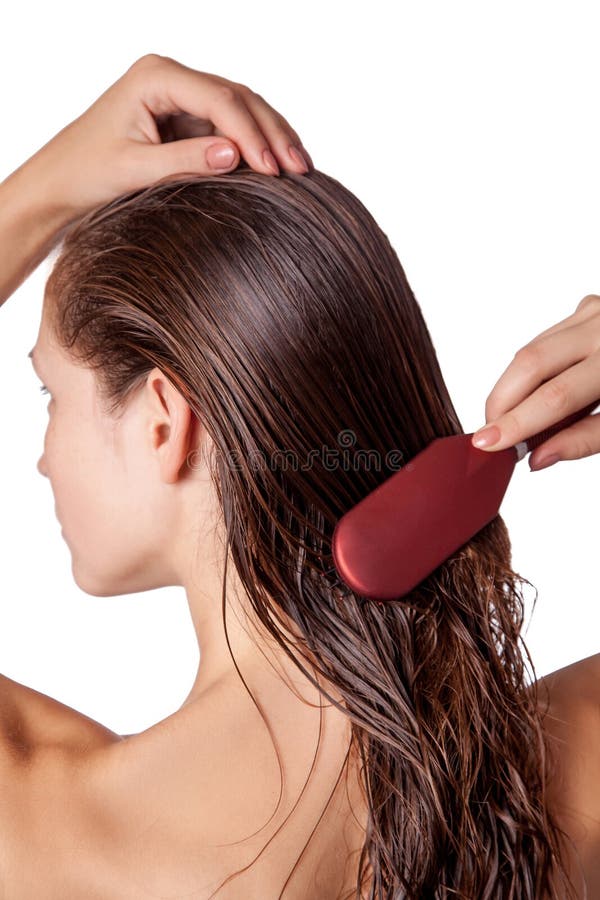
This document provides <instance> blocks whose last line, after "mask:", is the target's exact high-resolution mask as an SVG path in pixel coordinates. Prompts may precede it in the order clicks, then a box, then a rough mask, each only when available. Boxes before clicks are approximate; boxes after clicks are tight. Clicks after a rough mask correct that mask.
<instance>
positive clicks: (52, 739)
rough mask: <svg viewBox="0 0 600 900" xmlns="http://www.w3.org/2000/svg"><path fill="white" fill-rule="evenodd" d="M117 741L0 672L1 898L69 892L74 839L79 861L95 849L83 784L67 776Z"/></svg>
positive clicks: (84, 861)
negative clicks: (33, 864)
mask: <svg viewBox="0 0 600 900" xmlns="http://www.w3.org/2000/svg"><path fill="white" fill-rule="evenodd" d="M121 740H122V738H121V736H120V735H117V734H115V733H114V732H113V731H111V730H110V729H109V728H106V727H105V726H104V725H101V724H100V723H99V722H96V721H95V720H94V719H92V718H90V717H89V716H86V715H84V714H83V713H81V712H79V711H77V710H75V709H73V708H72V707H70V706H68V705H66V704H64V703H61V702H60V701H59V700H56V699H54V698H53V697H50V696H48V695H46V694H44V693H42V692H40V691H37V690H35V689H34V688H31V687H28V686H27V685H24V684H21V683H20V682H18V681H15V680H14V679H12V678H9V677H8V676H6V675H0V792H1V797H2V802H1V803H0V836H1V839H0V884H1V885H2V891H3V893H2V896H7V897H8V896H10V897H11V898H15V900H20V898H23V900H25V898H26V897H32V896H39V895H40V894H39V891H40V886H41V885H42V884H43V885H44V887H43V890H44V892H45V893H44V896H46V897H48V900H52V898H54V897H56V898H58V897H65V896H73V894H72V893H69V891H71V888H72V882H70V881H69V882H68V881H67V880H65V879H67V878H71V877H74V878H76V879H79V878H80V877H81V875H80V874H79V873H78V872H77V871H75V870H74V869H73V870H72V872H69V874H68V876H67V874H66V872H67V867H66V866H61V861H65V860H66V859H71V858H72V847H73V836H74V835H75V836H76V837H77V845H78V848H79V850H78V857H77V858H78V860H80V861H81V862H80V865H81V866H83V865H85V864H87V865H89V860H90V859H92V858H93V853H94V843H93V833H92V831H91V829H90V828H89V825H88V820H87V816H86V814H85V813H86V804H85V797H84V796H83V791H80V788H81V786H82V785H83V784H84V781H83V780H82V779H78V778H76V777H74V776H75V774H76V773H77V772H79V771H82V768H83V767H82V763H83V762H84V761H85V760H86V759H87V758H88V756H89V755H90V754H91V753H92V752H93V751H95V750H97V749H98V748H100V747H102V746H104V747H107V746H109V745H110V744H113V743H115V742H119V741H121ZM79 794H81V796H79ZM86 844H87V853H86ZM31 859H35V860H36V865H35V866H31V864H30V861H31ZM62 872H64V873H65V874H62ZM90 896H92V895H90Z"/></svg>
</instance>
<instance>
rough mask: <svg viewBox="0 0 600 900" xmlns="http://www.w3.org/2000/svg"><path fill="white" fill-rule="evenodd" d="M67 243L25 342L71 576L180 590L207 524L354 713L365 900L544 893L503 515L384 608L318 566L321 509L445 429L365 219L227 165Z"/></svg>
mask: <svg viewBox="0 0 600 900" xmlns="http://www.w3.org/2000/svg"><path fill="white" fill-rule="evenodd" d="M61 251H62V252H61V255H60V256H59V258H58V260H57V261H56V263H55V266H54V269H53V271H52V273H51V275H50V277H49V279H48V283H47V286H46V297H45V304H44V320H43V323H42V330H41V331H40V337H39V339H38V340H39V341H41V342H43V346H44V347H46V348H47V347H48V346H50V342H51V341H54V342H55V352H56V354H57V358H58V354H59V353H60V354H61V359H62V365H63V374H64V382H60V381H59V382H58V389H61V390H62V389H63V388H64V385H65V384H66V383H69V384H71V383H72V384H73V385H75V383H76V385H75V390H74V396H73V398H68V397H67V399H66V401H65V403H66V404H67V406H66V410H65V412H64V418H62V419H61V418H59V415H60V414H59V411H58V403H57V405H56V409H55V410H54V411H53V413H52V415H54V416H55V419H54V420H52V419H51V422H50V425H49V431H48V434H47V437H46V449H45V455H44V460H43V463H42V464H41V470H42V471H43V470H44V469H45V470H46V471H47V473H48V474H49V476H50V478H51V479H52V482H53V488H54V489H55V494H56V496H57V506H59V507H60V512H61V515H64V516H65V520H64V522H63V524H65V523H66V524H67V526H68V527H66V528H65V534H66V535H67V531H68V532H69V535H70V534H71V531H72V532H73V541H74V543H75V544H76V549H77V552H78V553H80V554H81V556H80V566H81V572H82V573H83V572H84V571H86V572H88V573H89V575H88V576H87V577H86V579H85V583H88V584H90V585H93V586H95V587H96V590H94V591H93V592H97V593H111V592H113V593H122V592H124V591H131V590H141V589H145V588H148V587H159V586H161V585H163V584H168V583H181V582H178V581H175V582H173V581H169V580H168V579H169V578H173V576H174V572H175V571H176V570H175V569H174V568H169V566H170V565H171V566H173V560H174V559H177V560H179V561H181V556H180V555H179V554H181V553H182V552H183V551H182V550H181V547H182V546H183V547H184V549H185V553H186V554H196V553H198V554H200V556H202V554H203V553H205V552H206V547H207V546H208V545H207V542H208V541H209V535H210V534H212V530H211V529H213V530H214V531H215V532H218V533H220V534H221V535H222V540H223V546H224V547H225V548H227V550H228V553H229V555H228V557H227V559H228V560H230V564H231V565H232V566H233V567H234V569H235V573H236V577H237V578H238V579H239V582H240V584H241V585H242V587H243V590H244V592H245V594H246V595H247V598H248V603H249V605H250V606H251V609H252V613H253V615H254V616H255V617H256V619H257V620H258V621H259V622H260V623H261V627H262V628H263V629H264V630H265V631H266V632H268V633H269V634H271V635H272V637H273V639H274V640H275V641H276V642H277V643H279V644H280V645H281V647H282V648H283V649H284V650H285V651H286V652H288V651H289V652H290V654H291V652H292V651H291V648H290V646H289V643H288V641H287V637H288V635H287V634H286V632H285V626H286V625H287V624H288V623H292V624H293V626H294V634H295V635H296V645H295V648H294V649H295V650H296V651H299V652H300V654H301V655H302V656H303V657H304V659H305V661H306V662H307V663H308V664H309V668H312V669H313V671H314V672H315V673H318V676H319V677H322V678H323V679H324V681H325V682H326V683H327V684H329V685H331V686H332V687H333V688H334V689H335V692H336V695H337V696H340V697H341V698H342V705H341V708H343V709H344V711H345V713H346V714H347V715H348V716H349V717H350V719H351V721H352V725H353V745H354V749H355V750H356V752H357V753H358V754H360V758H361V759H362V763H363V775H364V781H365V791H366V794H367V797H368V801H369V805H370V807H371V815H370V821H369V828H368V832H367V835H366V842H365V860H367V859H368V863H369V864H370V868H371V875H372V878H371V884H372V887H371V890H372V891H374V893H372V894H371V895H370V896H372V897H375V896H376V897H378V898H379V897H396V896H400V895H399V894H398V890H399V889H400V888H401V889H403V891H404V893H402V895H401V896H403V897H407V898H417V897H419V898H422V897H425V896H431V897H434V896H435V897H445V896H447V894H446V893H443V892H442V891H443V890H444V889H443V887H442V885H444V884H445V885H446V886H447V887H448V889H449V888H450V887H453V888H455V889H456V891H457V892H458V891H460V890H462V891H463V892H464V893H463V894H460V893H456V894H455V893H452V894H451V895H452V896H465V897H467V896H468V897H474V896H477V897H482V898H483V897H490V898H492V897H495V896H500V893H499V886H500V885H501V886H502V887H505V888H508V886H509V885H512V886H513V888H514V889H515V891H516V894H515V896H524V897H525V896H531V897H534V896H536V897H537V896H539V888H540V887H541V886H542V885H543V884H544V878H545V876H546V874H547V872H548V870H549V865H550V856H551V850H552V847H553V843H552V840H553V837H554V832H552V830H551V827H550V823H549V821H548V820H547V818H546V813H545V810H544V805H543V799H544V792H543V783H542V772H541V765H542V754H543V738H542V734H541V730H540V724H539V719H538V717H537V707H536V705H535V701H534V698H533V697H531V696H530V695H529V693H526V692H525V690H524V688H525V684H524V665H523V658H522V655H521V653H520V650H519V647H518V642H519V639H520V638H519V632H520V628H521V624H522V618H523V616H522V613H523V607H522V602H521V597H520V595H519V593H518V590H517V583H518V581H519V576H517V575H515V574H514V573H513V572H512V570H511V568H510V543H509V541H508V537H507V534H506V529H505V527H504V523H503V522H502V519H501V518H500V517H497V518H496V519H495V520H494V521H493V522H491V523H490V524H489V525H488V526H486V528H484V529H483V530H482V531H481V532H480V533H479V534H478V535H476V536H475V537H474V538H473V540H472V541H470V542H469V543H468V544H467V545H465V547H464V548H461V550H460V551H458V552H457V553H456V554H454V555H453V557H452V558H451V559H450V560H448V561H447V562H446V563H444V564H443V565H442V566H440V567H439V568H438V569H437V570H436V571H435V572H434V573H432V575H431V576H430V577H429V578H428V579H426V581H424V582H423V583H422V584H421V585H419V586H418V588H416V589H415V591H413V592H412V593H411V594H410V595H408V596H407V597H405V598H403V599H402V601H398V602H395V603H393V604H389V605H386V606H381V605H379V604H377V603H373V602H370V601H368V600H366V599H365V598H363V597H360V596H357V595H355V594H353V593H352V592H351V591H349V590H348V589H347V588H346V587H345V585H343V584H342V583H341V582H340V580H339V578H338V576H337V573H336V571H335V568H334V565H333V558H332V555H331V537H332V533H333V528H334V526H335V523H336V521H337V520H338V519H339V518H340V516H342V515H343V514H344V513H345V512H346V511H347V510H348V509H349V508H350V507H351V506H352V505H354V504H355V503H356V502H358V501H359V500H360V499H361V498H362V497H364V496H365V495H366V494H367V493H369V492H370V491H371V490H373V489H374V488H375V487H376V486H377V485H378V484H380V483H381V482H382V481H384V480H385V479H386V478H387V477H389V476H390V475H391V474H393V472H395V471H397V469H398V464H399V463H400V464H402V465H403V464H405V463H406V462H408V461H409V460H410V459H411V458H412V457H413V456H414V455H416V454H417V453H418V452H419V451H420V450H422V449H423V448H424V447H425V446H427V445H428V444H429V443H430V442H431V441H432V440H433V439H434V438H436V437H442V436H446V435H451V434H456V433H460V432H462V428H461V426H460V422H459V420H458V417H457V415H456V411H455V409H454V406H453V404H452V401H451V399H450V397H449V394H448V391H447V389H446V386H445V384H444V380H443V377H442V374H441V372H440V368H439V365H438V361H437V357H436V353H435V350H434V347H433V344H432V341H431V338H430V335H429V332H428V329H427V326H426V324H425V321H424V319H423V316H422V313H421V310H420V307H419V305H418V303H417V302H416V300H415V297H414V295H413V293H412V291H411V289H410V287H409V285H408V282H407V280H406V277H405V274H404V271H403V269H402V266H401V265H400V262H399V261H398V258H397V256H396V253H395V252H394V250H393V248H392V247H391V245H390V243H389V241H388V240H387V238H386V236H385V234H384V233H383V232H382V231H381V229H380V228H379V227H378V226H377V224H376V222H375V220H374V219H373V217H372V216H371V215H370V214H369V213H368V211H367V210H366V209H365V207H364V206H363V205H362V204H361V203H360V201H359V200H357V198H356V197H354V196H353V195H352V194H351V193H350V192H349V191H348V190H346V189H345V188H344V187H343V186H342V185H341V184H339V182H337V181H336V180H335V179H333V178H331V177H328V176H326V175H324V174H323V173H321V172H317V171H315V172H312V173H310V174H309V175H303V176H296V175H293V174H285V175H281V176H280V177H279V178H272V177H267V176H263V175H260V174H258V173H256V172H253V171H250V170H249V169H246V168H243V167H242V168H239V169H238V170H236V171H235V172H234V173H231V174H229V175H226V176H218V177H214V178H209V177H193V176H189V177H186V178H183V177H182V179H181V181H175V182H173V181H171V182H169V183H167V184H158V185H155V186H153V187H152V188H150V189H147V190H145V191H139V192H136V193H134V194H131V195H128V196H127V197H124V198H119V199H118V200H116V201H115V202H114V203H111V204H109V205H108V206H107V207H105V208H103V209H102V210H98V211H94V212H93V213H91V214H90V215H89V216H87V217H86V218H85V219H84V220H82V222H80V223H79V224H78V225H76V226H74V227H73V228H72V229H71V231H70V232H69V233H67V235H66V236H65V240H64V244H63V246H62V248H61ZM71 366H77V367H82V368H81V371H79V370H78V371H77V375H76V376H75V374H74V373H75V369H74V368H70V367H71ZM63 395H64V390H63V391H62V394H61V396H63ZM69 402H71V403H72V405H71V406H70V407H69V406H68V404H69ZM161 448H164V453H162V452H161ZM75 464H76V465H77V466H79V467H80V472H79V474H77V473H73V472H66V471H65V468H66V467H67V466H71V465H75ZM88 467H89V468H88ZM89 479H93V481H94V482H96V483H90V481H89ZM104 480H105V481H106V483H100V482H101V481H104ZM107 485H109V487H108V494H105V495H104V496H102V494H103V492H104V491H107ZM63 503H64V508H63ZM67 516H68V517H69V518H68V522H67ZM117 520H118V521H117ZM77 529H81V531H80V532H79V533H80V534H94V533H95V532H96V530H98V532H99V534H100V536H101V541H100V546H101V548H102V549H101V550H100V551H96V550H95V549H94V547H93V546H87V544H86V546H85V547H84V546H83V545H84V543H85V542H84V541H83V538H81V539H79V538H78V537H75V536H74V533H75V532H76V531H77ZM184 534H186V535H187V539H186V542H184V543H183V544H182V543H181V542H182V540H183V538H182V536H183V535H184ZM173 535H177V536H178V542H175V543H176V546H175V547H174V542H173ZM163 542H165V543H164V546H167V547H169V548H170V549H169V550H168V552H165V551H161V550H160V548H161V547H162V546H163ZM223 561H224V562H225V558H224V560H223ZM74 564H75V559H74ZM103 573H109V574H104V575H103ZM83 580H84V579H83V576H82V582H83ZM140 585H143V587H140ZM298 665H299V666H300V667H302V664H301V663H300V662H298ZM302 670H303V672H304V673H305V674H307V675H308V676H309V677H310V672H309V671H308V669H306V667H303V669H302ZM325 696H326V697H327V698H328V699H329V700H330V701H331V702H335V698H334V697H332V696H331V695H330V694H328V693H327V692H325ZM486 885H487V887H486ZM490 885H491V887H490ZM494 885H496V890H497V891H498V892H497V893H494V891H493V886H494ZM527 886H529V887H527ZM436 890H437V891H440V893H434V891H436ZM519 891H520V893H519ZM528 891H531V893H528ZM536 891H538V892H536ZM508 895H509V894H508V893H507V896H508Z"/></svg>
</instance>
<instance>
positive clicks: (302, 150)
mask: <svg viewBox="0 0 600 900" xmlns="http://www.w3.org/2000/svg"><path fill="white" fill-rule="evenodd" d="M300 153H301V154H302V156H303V157H304V159H305V160H306V162H307V165H308V168H309V169H314V167H315V164H314V162H313V161H312V159H311V158H310V153H309V152H308V150H307V149H306V147H304V145H303V144H300Z"/></svg>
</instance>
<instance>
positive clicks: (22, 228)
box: [0, 157, 73, 305]
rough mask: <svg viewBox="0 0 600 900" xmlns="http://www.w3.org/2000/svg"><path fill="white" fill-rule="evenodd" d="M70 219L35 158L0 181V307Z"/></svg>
mask: <svg viewBox="0 0 600 900" xmlns="http://www.w3.org/2000/svg"><path fill="white" fill-rule="evenodd" d="M72 220H73V215H72V214H70V213H69V212H68V211H67V210H66V209H64V208H62V207H61V205H60V202H57V200H56V199H55V198H54V197H53V196H52V192H51V188H50V185H49V183H48V179H47V178H45V177H44V172H43V166H42V164H41V163H40V162H39V161H38V159H37V158H36V157H32V158H31V159H30V160H28V161H27V162H25V163H24V164H23V165H22V166H20V167H19V168H18V169H16V170H15V171H14V172H13V173H12V174H10V175H9V176H8V178H6V179H5V180H4V181H2V182H0V305H1V304H2V303H4V301H5V300H7V299H8V297H10V295H11V294H12V293H14V291H16V289H17V288H18V287H19V286H20V285H21V284H22V283H23V281H25V279H26V278H27V277H28V276H29V275H31V273H32V272H33V271H34V270H35V269H36V268H37V267H38V265H39V264H40V263H41V262H42V260H44V259H45V258H46V256H48V254H49V253H50V251H51V250H52V249H53V247H54V246H56V244H57V243H58V241H59V240H60V238H61V236H62V233H63V231H64V229H65V227H66V226H67V225H69V224H70V222H71V221H72Z"/></svg>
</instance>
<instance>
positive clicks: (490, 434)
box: [472, 425, 500, 447]
mask: <svg viewBox="0 0 600 900" xmlns="http://www.w3.org/2000/svg"><path fill="white" fill-rule="evenodd" d="M499 440H500V429H499V428H498V427H497V425H491V426H490V427H489V428H480V429H479V431H476V432H475V434H474V435H473V439H472V443H473V444H474V446H475V447H493V446H494V444H497V443H498V441H499Z"/></svg>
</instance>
